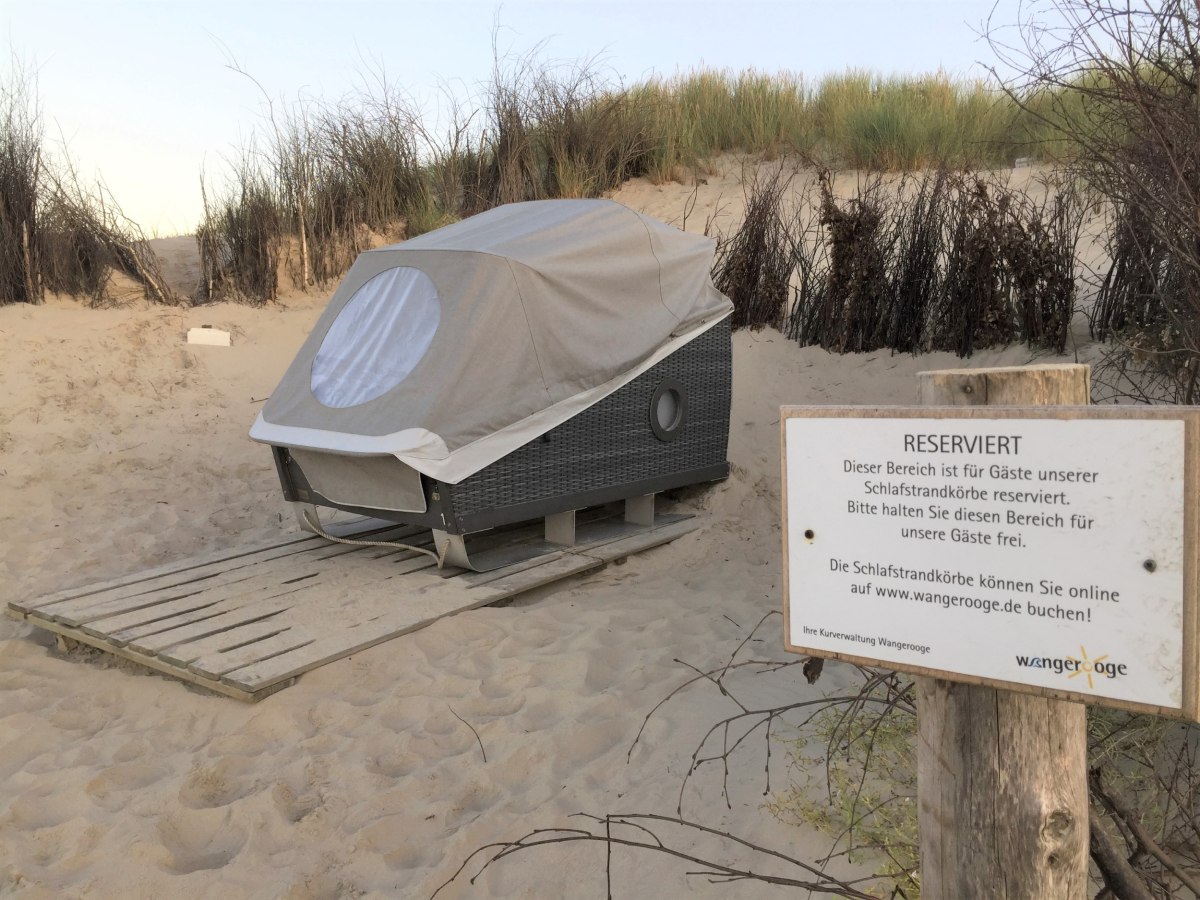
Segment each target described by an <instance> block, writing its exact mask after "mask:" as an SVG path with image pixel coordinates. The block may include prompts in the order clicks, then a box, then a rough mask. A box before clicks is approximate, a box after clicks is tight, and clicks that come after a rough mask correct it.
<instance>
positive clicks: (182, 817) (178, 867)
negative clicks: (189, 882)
mask: <svg viewBox="0 0 1200 900" xmlns="http://www.w3.org/2000/svg"><path fill="white" fill-rule="evenodd" d="M158 836H159V839H160V840H161V841H162V844H163V847H164V848H165V849H166V850H167V852H168V853H169V854H170V859H169V862H168V863H167V864H166V866H165V868H166V869H167V870H168V871H171V872H175V873H177V874H180V875H186V874H188V873H189V872H199V871H201V870H204V869H219V868H221V867H222V866H225V865H227V864H228V863H229V862H230V861H231V860H232V859H233V858H234V857H235V856H237V855H238V853H239V852H240V851H241V849H242V847H243V846H244V845H245V843H246V829H245V828H244V827H243V826H242V825H241V824H240V823H238V822H235V821H234V818H233V811H232V810H230V809H199V810H179V811H177V812H172V813H169V814H167V815H165V816H163V817H162V818H161V819H159V822H158Z"/></svg>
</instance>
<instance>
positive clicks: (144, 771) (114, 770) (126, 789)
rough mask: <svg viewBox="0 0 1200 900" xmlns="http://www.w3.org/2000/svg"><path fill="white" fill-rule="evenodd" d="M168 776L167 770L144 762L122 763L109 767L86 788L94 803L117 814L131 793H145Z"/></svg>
mask: <svg viewBox="0 0 1200 900" xmlns="http://www.w3.org/2000/svg"><path fill="white" fill-rule="evenodd" d="M165 775H166V770H165V769H162V768H160V767H158V766H154V765H149V764H147V763H143V762H121V763H117V764H116V765H115V766H109V767H108V768H107V769H105V770H104V771H102V772H101V773H100V774H99V775H97V776H96V777H95V778H93V779H92V780H91V781H89V782H88V783H87V785H86V786H85V787H84V791H86V792H87V795H88V796H89V797H91V799H92V802H93V803H95V804H96V805H97V806H98V807H100V808H101V809H103V810H106V811H108V812H116V811H117V810H119V809H122V808H123V807H124V806H125V805H126V804H127V803H128V802H129V794H130V792H131V791H143V790H145V789H146V788H148V787H149V786H150V785H152V784H154V783H155V782H157V781H159V780H160V779H162V778H163V777H164V776H165Z"/></svg>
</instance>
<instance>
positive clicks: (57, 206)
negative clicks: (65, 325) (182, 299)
mask: <svg viewBox="0 0 1200 900" xmlns="http://www.w3.org/2000/svg"><path fill="white" fill-rule="evenodd" d="M42 143H43V133H42V126H41V116H40V111H39V109H38V105H37V97H36V90H35V84H34V80H33V76H32V74H31V73H30V72H28V71H26V70H25V69H23V68H22V67H21V66H20V65H19V64H18V65H14V67H13V69H12V71H11V72H10V73H9V77H8V78H6V79H5V80H2V81H0V304H2V303H39V302H41V300H42V297H43V293H44V291H45V289H49V290H51V291H55V292H58V293H63V294H70V295H72V296H77V297H87V298H89V299H90V300H91V302H92V304H93V305H100V304H103V303H106V302H110V301H111V299H112V297H111V295H110V293H109V284H110V281H111V276H112V274H113V272H114V271H116V272H122V273H124V274H126V275H128V276H130V277H131V278H133V279H134V281H136V282H137V283H138V284H140V285H141V286H142V289H143V292H144V293H145V296H146V297H147V299H150V300H153V301H156V302H159V303H175V302H177V298H176V297H175V295H174V294H173V292H172V291H171V290H170V288H169V287H168V286H167V284H166V282H165V280H164V279H163V277H162V273H161V272H160V271H159V267H158V260H157V259H156V258H155V256H154V254H153V253H152V252H151V251H150V249H149V246H148V244H147V242H146V238H145V235H144V234H143V233H142V230H141V229H140V228H139V227H138V226H137V224H136V223H134V222H132V221H130V220H129V218H128V217H126V216H125V214H124V213H123V212H122V211H121V208H120V206H119V205H118V204H117V203H116V201H115V200H114V199H113V197H112V195H111V194H110V193H109V191H108V189H107V188H106V187H105V186H104V185H103V184H102V183H101V184H97V185H96V186H95V187H84V186H83V185H82V184H81V182H80V180H79V178H78V175H77V173H76V171H75V168H74V166H73V164H72V162H71V159H70V156H69V155H68V154H67V153H66V152H65V151H64V152H63V153H62V156H61V159H60V160H59V161H58V162H57V163H56V164H53V165H48V164H47V163H46V161H45V159H44V157H43V148H42Z"/></svg>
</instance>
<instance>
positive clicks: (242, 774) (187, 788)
mask: <svg viewBox="0 0 1200 900" xmlns="http://www.w3.org/2000/svg"><path fill="white" fill-rule="evenodd" d="M251 768H252V767H251V765H250V761H249V760H247V759H244V758H239V757H226V758H225V759H221V760H218V761H217V762H216V763H215V764H214V765H211V766H199V767H197V768H195V769H192V771H191V772H189V773H188V776H187V779H186V780H185V781H184V782H183V787H181V788H180V789H179V802H180V803H182V804H183V805H184V806H186V807H188V808H189V809H212V808H215V807H218V806H228V805H229V804H230V803H233V802H234V801H236V800H241V799H242V798H243V797H247V796H249V795H250V794H253V793H255V790H256V788H255V785H254V781H253V778H252V777H251Z"/></svg>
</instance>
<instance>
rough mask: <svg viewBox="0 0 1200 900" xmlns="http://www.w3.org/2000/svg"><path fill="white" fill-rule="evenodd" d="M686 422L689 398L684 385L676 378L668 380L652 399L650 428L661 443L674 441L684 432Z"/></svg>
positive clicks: (661, 385)
mask: <svg viewBox="0 0 1200 900" xmlns="http://www.w3.org/2000/svg"><path fill="white" fill-rule="evenodd" d="M685 421H687V396H686V395H685V394H684V391H683V385H682V384H680V383H679V382H678V381H676V380H675V379H674V378H667V379H665V380H664V381H663V382H661V383H660V384H659V386H658V387H656V388H655V389H654V394H653V395H652V396H651V397H650V428H651V429H652V430H653V431H654V436H655V437H657V438H658V439H659V440H660V441H673V440H675V438H677V437H679V435H680V433H681V432H682V431H683V423H684V422H685Z"/></svg>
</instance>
